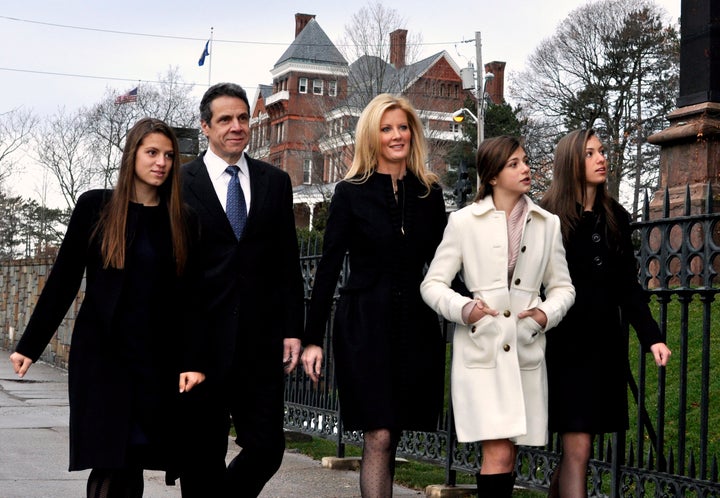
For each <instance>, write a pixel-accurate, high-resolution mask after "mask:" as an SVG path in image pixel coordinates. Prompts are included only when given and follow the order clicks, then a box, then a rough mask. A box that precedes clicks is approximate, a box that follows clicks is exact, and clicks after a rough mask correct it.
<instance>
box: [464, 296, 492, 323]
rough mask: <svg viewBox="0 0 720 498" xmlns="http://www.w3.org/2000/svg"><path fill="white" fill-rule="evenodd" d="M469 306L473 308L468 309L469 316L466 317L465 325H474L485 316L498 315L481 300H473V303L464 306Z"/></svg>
mask: <svg viewBox="0 0 720 498" xmlns="http://www.w3.org/2000/svg"><path fill="white" fill-rule="evenodd" d="M470 304H473V306H472V308H471V309H470V314H469V315H468V317H467V323H475V322H477V321H478V320H480V319H481V318H482V317H484V316H485V315H492V316H497V314H498V312H497V310H494V309H492V308H491V307H490V306H488V305H487V303H486V302H485V301H483V300H482V299H475V301H473V302H472V303H468V304H466V305H465V306H468V307H470Z"/></svg>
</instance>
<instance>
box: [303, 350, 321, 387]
mask: <svg viewBox="0 0 720 498" xmlns="http://www.w3.org/2000/svg"><path fill="white" fill-rule="evenodd" d="M300 361H302V364H303V368H304V369H305V373H306V374H307V376H308V377H310V380H312V381H313V384H317V383H318V381H319V380H320V369H321V368H322V361H323V349H322V348H321V347H320V346H316V345H315V344H308V345H307V346H306V347H305V351H303V353H302V356H301V357H300Z"/></svg>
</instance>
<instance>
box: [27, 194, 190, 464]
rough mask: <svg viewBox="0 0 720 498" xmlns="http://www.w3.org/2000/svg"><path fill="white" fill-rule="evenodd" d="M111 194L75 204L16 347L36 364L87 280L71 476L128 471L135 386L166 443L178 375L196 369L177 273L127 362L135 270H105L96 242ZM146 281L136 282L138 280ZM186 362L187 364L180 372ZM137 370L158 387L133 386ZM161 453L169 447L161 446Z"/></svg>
mask: <svg viewBox="0 0 720 498" xmlns="http://www.w3.org/2000/svg"><path fill="white" fill-rule="evenodd" d="M110 194H111V191H110V190H92V191H89V192H86V193H84V194H83V195H81V196H80V198H79V199H78V202H77V205H76V206H75V209H74V210H73V213H72V216H71V219H70V223H69V225H68V228H67V232H66V234H65V238H64V239H63V243H62V245H61V247H60V251H59V253H58V256H57V258H56V260H55V263H54V264H53V267H52V270H51V272H50V275H49V277H48V280H47V282H46V284H45V287H44V288H43V290H42V293H41V295H40V298H39V300H38V303H37V306H36V307H35V309H34V311H33V313H32V316H31V317H30V321H29V323H28V326H27V328H26V329H25V332H24V333H23V335H22V337H21V338H20V341H19V343H18V345H17V348H16V350H17V351H18V352H20V353H21V354H23V355H25V356H28V357H29V358H31V359H32V360H33V361H35V360H37V359H38V358H39V357H40V355H41V354H42V352H43V350H44V349H45V347H46V346H47V344H48V342H49V341H50V339H51V338H52V336H53V334H54V333H55V331H56V330H57V328H58V326H59V325H60V322H61V321H62V320H63V318H64V316H65V313H66V312H67V310H68V308H69V307H70V305H71V304H72V303H73V301H74V300H75V298H76V296H77V293H78V290H79V289H80V285H81V283H82V278H83V274H84V273H86V287H85V296H84V300H83V302H82V305H81V307H80V311H79V312H78V315H77V318H76V321H75V326H74V328H73V334H72V340H71V351H70V359H69V375H68V389H69V399H70V465H69V469H70V470H71V471H72V470H82V469H87V468H118V467H121V466H123V465H124V464H125V462H126V450H127V448H128V444H129V439H130V435H131V430H132V428H131V406H132V400H133V399H137V395H138V392H139V391H138V387H141V391H143V396H144V398H143V399H145V400H147V399H148V397H147V395H148V393H152V394H151V396H153V398H151V399H152V402H151V403H150V404H148V405H147V406H144V407H140V408H139V409H138V408H137V407H136V411H135V416H137V413H141V412H143V411H145V412H147V413H145V414H144V415H143V417H147V419H148V420H152V423H151V425H152V429H153V434H154V436H155V437H156V438H157V439H155V441H156V442H161V441H167V440H169V438H170V437H171V435H172V432H173V431H172V426H171V421H172V419H173V417H172V416H171V414H172V412H173V406H174V404H175V402H176V401H177V400H176V396H177V391H178V374H179V372H180V371H186V370H194V368H193V366H194V365H192V360H191V359H192V357H193V355H192V351H189V352H186V351H183V348H184V345H185V344H187V343H188V342H190V339H189V338H188V337H185V336H184V335H186V334H187V333H189V331H186V329H184V328H183V326H182V324H183V321H184V320H183V313H181V312H178V310H183V309H186V306H185V305H184V304H183V302H182V296H183V295H185V294H186V292H184V291H183V289H182V286H183V285H184V284H183V282H184V279H177V278H176V277H175V275H174V272H173V271H167V272H161V273H160V275H165V276H167V277H168V278H169V279H170V281H164V282H160V283H159V285H160V286H161V287H162V288H163V289H165V290H167V291H168V292H166V293H165V294H164V295H159V296H157V299H156V301H155V302H154V303H153V304H154V305H157V306H158V309H160V310H166V312H167V316H166V317H165V318H164V319H163V322H164V323H163V324H161V325H160V324H157V323H156V322H153V324H152V325H150V324H148V328H149V329H150V330H151V331H152V332H151V337H150V338H148V339H147V343H146V344H147V345H148V350H146V351H137V350H135V351H133V356H131V357H129V356H128V350H127V349H126V348H125V347H124V346H125V345H127V344H128V342H127V340H128V334H127V331H125V330H122V328H121V327H119V326H118V323H133V321H134V320H135V318H131V319H129V321H125V318H126V317H127V316H128V315H125V313H127V312H128V311H130V312H132V310H126V309H123V306H122V302H123V296H124V295H125V296H127V295H128V293H133V292H134V291H133V289H128V288H127V287H126V283H127V281H128V279H127V278H126V277H128V273H127V272H128V271H130V269H127V270H118V269H113V268H103V264H102V260H101V255H100V247H99V241H98V238H97V237H93V233H94V231H95V227H96V225H97V223H98V219H99V216H100V212H101V210H102V208H103V206H104V205H105V203H106V202H107V200H108V199H109V198H110ZM159 209H162V208H159ZM138 212H139V211H138V209H129V211H128V220H127V233H128V240H129V241H132V240H133V234H134V232H135V227H136V225H137V223H138ZM167 236H168V237H169V229H168V231H167ZM129 244H132V242H129ZM163 248H164V249H162V251H165V252H161V257H163V258H164V260H165V261H166V262H167V266H169V267H172V268H174V259H173V255H172V251H171V248H172V246H171V245H170V242H169V240H167V243H166V244H164V245H163ZM142 278H143V277H142V276H140V277H138V275H135V279H134V281H135V282H138V281H139V279H142ZM171 307H172V311H171ZM161 316H162V315H161ZM140 320H142V317H141V318H140ZM135 323H137V322H135ZM136 338H137V337H136ZM143 342H144V341H143ZM135 353H140V354H141V357H143V358H144V357H146V358H149V360H150V361H149V362H147V363H145V364H140V363H143V361H142V360H139V359H138V356H136V355H135ZM183 361H189V363H186V364H184V365H183V364H181V363H183ZM181 369H182V370H181ZM137 371H143V372H144V375H149V377H148V378H149V379H150V382H151V383H152V384H153V385H152V386H148V385H143V386H138V385H134V380H133V379H137V378H138V377H137V374H136V372H137ZM146 380H147V378H146ZM158 447H160V448H165V447H166V446H165V445H164V444H159V445H158ZM169 456H170V455H155V457H154V458H153V460H152V463H151V464H150V465H148V468H158V469H163V468H165V467H167V464H168V458H169Z"/></svg>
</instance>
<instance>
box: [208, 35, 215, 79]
mask: <svg viewBox="0 0 720 498" xmlns="http://www.w3.org/2000/svg"><path fill="white" fill-rule="evenodd" d="M213 29H214V28H213V27H212V26H211V27H210V50H209V52H210V55H209V59H210V60H209V61H208V88H209V87H210V84H211V83H210V82H211V75H212V61H213V53H214V52H213Z"/></svg>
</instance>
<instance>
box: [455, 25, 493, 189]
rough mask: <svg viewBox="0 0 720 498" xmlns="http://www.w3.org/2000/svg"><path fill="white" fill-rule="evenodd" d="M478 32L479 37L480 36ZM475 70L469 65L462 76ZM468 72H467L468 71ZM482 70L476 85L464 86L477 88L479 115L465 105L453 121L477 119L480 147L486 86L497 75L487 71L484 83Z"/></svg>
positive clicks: (483, 130) (482, 136)
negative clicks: (468, 117) (466, 117)
mask: <svg viewBox="0 0 720 498" xmlns="http://www.w3.org/2000/svg"><path fill="white" fill-rule="evenodd" d="M479 35H480V34H479V33H478V37H479ZM467 70H470V71H474V70H473V67H472V65H470V66H468V67H467V68H465V69H463V70H461V76H462V72H463V71H467ZM466 74H467V72H466ZM480 74H481V72H480V70H478V71H477V79H475V81H476V85H477V86H476V87H473V86H470V87H468V88H465V87H463V89H464V90H471V89H474V90H475V97H476V100H477V115H475V114H473V113H472V111H470V109H468V108H467V107H463V108H462V109H458V110H457V111H455V112H454V113H453V115H452V118H453V121H455V122H456V123H462V122H463V121H464V120H465V116H464V115H465V114H467V115H468V116H470V117H471V118H472V120H473V121H475V124H476V126H477V146H478V147H480V144H481V143H482V142H483V140H485V87H486V86H487V82H488V81H489V80H491V79H493V78H494V77H495V75H494V74H493V73H485V74H484V75H482V83H480V78H481V76H480ZM465 79H466V78H465V77H463V82H465ZM477 187H478V188H479V187H480V177H479V176H478V182H477Z"/></svg>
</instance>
